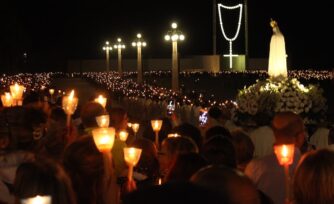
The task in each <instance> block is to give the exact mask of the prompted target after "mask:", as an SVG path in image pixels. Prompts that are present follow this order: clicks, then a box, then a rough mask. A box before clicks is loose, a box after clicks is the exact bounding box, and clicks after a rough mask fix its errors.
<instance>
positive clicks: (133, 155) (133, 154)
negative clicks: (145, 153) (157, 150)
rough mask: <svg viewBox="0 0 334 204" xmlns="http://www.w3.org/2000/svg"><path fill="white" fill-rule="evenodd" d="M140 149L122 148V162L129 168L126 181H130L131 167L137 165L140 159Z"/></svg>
mask: <svg viewBox="0 0 334 204" xmlns="http://www.w3.org/2000/svg"><path fill="white" fill-rule="evenodd" d="M141 152H142V149H138V148H134V147H125V148H124V160H125V162H126V163H127V165H128V166H129V173H128V179H129V181H131V180H132V175H133V167H134V166H135V165H136V164H137V163H138V161H139V159H140V155H141Z"/></svg>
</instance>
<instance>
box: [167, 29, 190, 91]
mask: <svg viewBox="0 0 334 204" xmlns="http://www.w3.org/2000/svg"><path fill="white" fill-rule="evenodd" d="M171 27H172V30H170V31H168V32H167V34H166V35H165V40H166V41H172V45H173V50H172V51H173V54H172V89H173V90H174V91H178V90H179V63H178V54H177V42H178V41H183V40H184V38H185V37H184V35H183V34H182V32H181V31H179V30H177V24H176V23H172V25H171Z"/></svg>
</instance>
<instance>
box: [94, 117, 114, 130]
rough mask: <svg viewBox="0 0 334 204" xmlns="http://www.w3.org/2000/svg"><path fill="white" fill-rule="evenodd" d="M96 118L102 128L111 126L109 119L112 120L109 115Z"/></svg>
mask: <svg viewBox="0 0 334 204" xmlns="http://www.w3.org/2000/svg"><path fill="white" fill-rule="evenodd" d="M95 119H96V122H97V125H98V126H99V127H100V128H104V127H109V121H110V118H109V115H101V116H97V117H96V118H95Z"/></svg>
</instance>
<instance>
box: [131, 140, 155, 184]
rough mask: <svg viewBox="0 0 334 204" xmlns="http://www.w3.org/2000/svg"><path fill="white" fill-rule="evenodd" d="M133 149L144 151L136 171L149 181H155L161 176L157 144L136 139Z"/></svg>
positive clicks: (132, 145)
mask: <svg viewBox="0 0 334 204" xmlns="http://www.w3.org/2000/svg"><path fill="white" fill-rule="evenodd" d="M131 147H136V148H140V149H142V153H141V156H140V159H139V162H138V164H137V165H136V166H135V171H137V172H139V173H142V174H144V175H146V176H147V177H148V178H149V179H155V178H156V177H158V174H159V161H158V152H157V148H156V146H155V144H154V143H153V142H152V141H151V140H149V139H146V138H136V140H134V141H133V143H131Z"/></svg>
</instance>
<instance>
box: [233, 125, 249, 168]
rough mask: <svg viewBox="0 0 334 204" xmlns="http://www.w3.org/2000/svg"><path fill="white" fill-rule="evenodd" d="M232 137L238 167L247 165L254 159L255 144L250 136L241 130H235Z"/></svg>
mask: <svg viewBox="0 0 334 204" xmlns="http://www.w3.org/2000/svg"><path fill="white" fill-rule="evenodd" d="M231 135H232V142H233V144H234V148H235V153H236V159H237V164H238V167H239V165H242V164H245V165H246V164H247V163H248V162H250V161H251V160H252V159H253V155H254V149H255V147H254V144H253V142H252V140H251V139H250V138H249V136H248V135H247V134H246V133H245V132H243V131H241V130H234V131H232V132H231ZM239 170H241V169H239Z"/></svg>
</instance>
